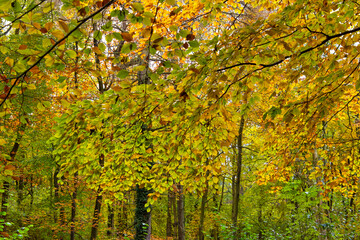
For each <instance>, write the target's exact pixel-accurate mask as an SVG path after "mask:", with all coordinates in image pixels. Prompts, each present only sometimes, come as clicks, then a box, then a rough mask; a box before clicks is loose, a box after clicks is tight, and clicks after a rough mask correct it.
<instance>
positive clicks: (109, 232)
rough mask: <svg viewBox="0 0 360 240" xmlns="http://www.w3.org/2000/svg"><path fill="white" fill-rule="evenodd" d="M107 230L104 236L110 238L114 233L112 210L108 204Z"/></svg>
mask: <svg viewBox="0 0 360 240" xmlns="http://www.w3.org/2000/svg"><path fill="white" fill-rule="evenodd" d="M107 226H108V230H107V231H106V234H107V235H108V236H112V235H113V233H114V208H113V207H112V206H111V205H110V204H108V224H107Z"/></svg>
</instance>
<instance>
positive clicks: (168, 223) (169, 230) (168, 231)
mask: <svg viewBox="0 0 360 240" xmlns="http://www.w3.org/2000/svg"><path fill="white" fill-rule="evenodd" d="M173 198H174V194H173V192H172V191H171V190H169V192H168V201H167V218H166V238H171V237H172V236H173V230H172V229H173V228H172V227H173V226H172V225H173V224H172V220H171V212H172V211H171V210H172V205H171V204H172V201H173Z"/></svg>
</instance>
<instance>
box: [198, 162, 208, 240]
mask: <svg viewBox="0 0 360 240" xmlns="http://www.w3.org/2000/svg"><path fill="white" fill-rule="evenodd" d="M205 165H209V160H208V159H206V162H205ZM208 177H209V170H207V171H206V174H205V181H206V182H205V191H204V195H203V196H202V198H201V207H200V224H199V232H198V237H199V240H204V239H205V236H204V232H203V231H204V220H205V205H206V202H207V196H208V191H209V183H208Z"/></svg>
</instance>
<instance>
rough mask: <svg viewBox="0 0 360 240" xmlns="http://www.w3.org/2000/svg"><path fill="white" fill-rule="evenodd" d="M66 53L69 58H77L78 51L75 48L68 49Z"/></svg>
mask: <svg viewBox="0 0 360 240" xmlns="http://www.w3.org/2000/svg"><path fill="white" fill-rule="evenodd" d="M65 53H66V55H68V57H69V58H76V55H77V54H76V52H75V51H74V50H67V51H66V52H65Z"/></svg>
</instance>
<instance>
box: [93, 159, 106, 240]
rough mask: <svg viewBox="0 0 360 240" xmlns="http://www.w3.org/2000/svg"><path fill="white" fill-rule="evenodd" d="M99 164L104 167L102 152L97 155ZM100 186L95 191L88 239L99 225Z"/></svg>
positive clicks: (96, 231)
mask: <svg viewBox="0 0 360 240" xmlns="http://www.w3.org/2000/svg"><path fill="white" fill-rule="evenodd" d="M99 165H100V166H101V168H102V167H104V154H100V157H99ZM102 199H103V197H102V188H101V187H100V186H99V187H98V190H97V192H96V199H95V207H94V215H93V219H92V225H91V235H90V240H95V239H96V237H97V233H98V227H99V218H100V213H101V204H102Z"/></svg>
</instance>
